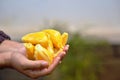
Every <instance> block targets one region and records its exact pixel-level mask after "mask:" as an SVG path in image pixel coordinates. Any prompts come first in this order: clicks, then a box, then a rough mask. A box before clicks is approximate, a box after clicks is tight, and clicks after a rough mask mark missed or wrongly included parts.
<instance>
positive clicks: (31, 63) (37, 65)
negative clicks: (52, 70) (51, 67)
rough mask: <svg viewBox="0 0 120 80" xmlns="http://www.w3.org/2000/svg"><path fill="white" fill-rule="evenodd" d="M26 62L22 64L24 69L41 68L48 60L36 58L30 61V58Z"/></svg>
mask: <svg viewBox="0 0 120 80" xmlns="http://www.w3.org/2000/svg"><path fill="white" fill-rule="evenodd" d="M26 62H27V63H26V64H25V65H24V66H25V67H24V69H33V70H36V69H39V70H40V69H43V68H46V67H48V62H46V61H44V60H37V61H32V60H27V61H26Z"/></svg>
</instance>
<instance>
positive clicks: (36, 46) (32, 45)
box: [22, 29, 68, 65]
mask: <svg viewBox="0 0 120 80" xmlns="http://www.w3.org/2000/svg"><path fill="white" fill-rule="evenodd" d="M67 40H68V33H66V32H64V33H63V34H61V33H60V32H59V31H57V30H54V29H46V30H42V31H40V32H34V33H29V34H26V35H25V36H23V37H22V41H23V42H24V46H25V47H26V50H27V53H26V55H27V57H28V59H31V60H45V61H47V62H48V63H49V65H50V64H51V63H52V61H53V59H54V58H55V57H56V56H57V55H58V54H59V53H60V52H61V51H62V50H63V48H64V46H65V44H66V43H67Z"/></svg>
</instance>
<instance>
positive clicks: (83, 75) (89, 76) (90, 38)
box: [0, 0, 120, 80]
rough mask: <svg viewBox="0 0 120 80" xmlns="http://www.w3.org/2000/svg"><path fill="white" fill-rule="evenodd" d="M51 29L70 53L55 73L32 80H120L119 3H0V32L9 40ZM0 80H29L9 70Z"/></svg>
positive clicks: (98, 0)
mask: <svg viewBox="0 0 120 80" xmlns="http://www.w3.org/2000/svg"><path fill="white" fill-rule="evenodd" d="M47 28H53V29H56V30H59V31H60V32H61V33H62V32H68V33H69V40H68V44H69V45H70V49H69V51H68V54H67V55H66V57H65V58H64V60H63V61H62V63H61V64H60V65H59V66H58V67H57V68H56V69H55V71H54V72H53V73H52V74H50V75H48V76H45V77H41V78H39V79H36V80H120V76H119V74H120V0H0V30H3V31H4V32H6V33H7V34H9V35H10V36H11V38H12V40H15V41H19V42H21V37H22V36H23V35H25V34H27V33H30V32H36V31H40V30H43V29H47ZM0 80H32V79H30V78H28V77H26V76H24V75H22V74H21V73H18V72H17V71H15V70H11V69H2V70H0Z"/></svg>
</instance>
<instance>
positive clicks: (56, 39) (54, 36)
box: [43, 29, 62, 48]
mask: <svg viewBox="0 0 120 80" xmlns="http://www.w3.org/2000/svg"><path fill="white" fill-rule="evenodd" d="M43 32H46V33H48V34H49V35H50V39H51V41H52V43H53V45H54V47H56V48H61V47H62V43H61V42H62V37H61V34H60V32H59V31H57V30H53V29H46V30H43Z"/></svg>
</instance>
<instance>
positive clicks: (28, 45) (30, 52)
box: [24, 43, 35, 60]
mask: <svg viewBox="0 0 120 80" xmlns="http://www.w3.org/2000/svg"><path fill="white" fill-rule="evenodd" d="M24 46H25V48H26V52H27V54H26V55H27V57H28V59H31V60H34V59H35V58H34V45H32V44H31V43H24Z"/></svg>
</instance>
